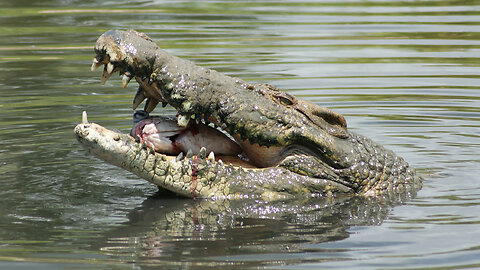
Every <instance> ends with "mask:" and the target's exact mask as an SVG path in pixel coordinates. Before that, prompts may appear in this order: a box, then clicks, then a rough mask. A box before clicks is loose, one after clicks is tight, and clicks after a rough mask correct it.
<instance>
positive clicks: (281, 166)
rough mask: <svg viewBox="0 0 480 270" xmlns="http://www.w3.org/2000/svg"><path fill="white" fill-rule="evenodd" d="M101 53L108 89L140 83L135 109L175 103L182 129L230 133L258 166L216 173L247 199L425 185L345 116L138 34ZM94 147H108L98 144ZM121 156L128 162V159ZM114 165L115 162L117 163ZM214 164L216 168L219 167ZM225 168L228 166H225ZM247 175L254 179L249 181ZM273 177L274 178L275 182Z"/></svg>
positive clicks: (108, 36)
mask: <svg viewBox="0 0 480 270" xmlns="http://www.w3.org/2000/svg"><path fill="white" fill-rule="evenodd" d="M95 53H96V56H95V58H94V60H93V64H92V70H94V69H96V68H98V67H100V66H102V65H104V70H103V74H102V79H101V81H102V83H105V81H106V80H107V79H108V78H109V77H110V76H111V75H112V74H113V73H114V72H116V71H118V72H119V73H120V75H121V76H122V86H123V87H125V86H126V85H127V84H128V82H129V81H130V80H131V79H132V78H135V80H136V81H137V82H138V84H139V89H138V91H137V94H136V95H135V98H134V100H133V108H134V109H135V108H136V107H137V106H138V105H139V104H140V103H141V102H142V101H143V100H145V99H146V103H145V110H146V111H148V112H151V111H152V110H153V109H154V108H155V107H156V105H157V104H158V103H160V102H161V103H162V104H163V105H166V104H170V105H171V106H173V107H174V108H175V109H176V110H177V112H178V116H177V121H178V125H180V126H187V125H188V123H189V121H196V122H197V123H203V124H205V125H209V124H213V125H214V126H215V127H218V128H220V129H221V130H222V131H223V132H226V133H228V134H230V136H231V137H232V138H234V140H235V141H236V142H237V143H238V144H239V145H240V146H241V148H242V150H243V152H244V155H245V157H246V159H247V160H248V161H249V162H250V164H253V166H247V167H245V166H243V164H240V163H236V161H235V160H236V159H235V158H228V160H230V162H229V168H231V170H230V171H229V172H225V174H222V172H220V170H218V171H215V172H213V173H212V172H210V173H212V174H214V175H215V176H216V177H214V178H215V179H217V180H218V179H224V180H222V182H225V181H227V182H228V181H231V183H235V185H236V186H237V187H238V185H240V186H242V185H243V184H241V182H242V181H245V182H246V183H245V184H244V185H243V187H242V188H241V189H240V190H242V191H241V193H242V192H243V193H247V194H248V193H250V194H253V193H257V192H258V190H250V189H249V188H245V187H246V186H248V187H251V189H255V188H257V189H259V190H263V189H265V190H268V192H269V194H277V193H286V194H290V193H295V192H299V193H308V194H322V193H326V192H331V191H338V192H340V191H341V192H347V193H352V194H367V195H377V194H386V193H392V192H393V193H405V194H408V193H410V192H412V191H415V190H417V189H418V188H419V187H420V186H421V178H420V177H418V176H416V175H415V171H414V169H411V168H409V166H408V164H407V163H406V162H405V161H403V159H402V158H399V157H397V156H396V155H395V154H394V153H393V152H392V151H390V150H386V149H385V148H383V147H382V146H381V145H379V144H377V143H374V142H372V141H371V140H369V139H367V138H365V137H363V136H360V135H357V134H354V133H352V132H350V131H349V130H348V129H347V124H346V121H345V119H344V117H343V116H341V115H340V114H338V113H335V112H333V111H331V110H329V109H327V108H324V107H321V106H318V105H316V104H313V103H311V102H308V101H305V100H301V99H297V98H295V97H294V96H292V95H290V94H288V93H286V92H282V91H280V90H278V89H276V88H275V87H273V86H271V85H268V84H249V83H246V82H244V81H243V80H241V79H238V78H232V77H229V76H226V75H224V74H221V73H219V72H216V71H214V70H210V69H207V68H203V67H200V66H197V65H195V64H194V63H192V62H190V61H187V60H184V59H180V58H177V57H175V56H172V55H169V54H168V53H167V52H165V51H163V50H161V49H160V48H159V47H158V46H157V45H156V44H155V43H154V42H153V41H152V40H151V39H150V38H148V37H147V36H146V35H145V34H143V33H139V32H136V31H134V30H129V31H115V30H110V31H108V32H106V33H104V34H103V35H102V36H100V38H99V39H98V40H97V43H96V46H95ZM78 134H79V133H77V136H79V135H78ZM99 136H103V137H105V135H99ZM115 136H116V135H115ZM117 137H118V136H117ZM97 141H99V140H97ZM89 145H90V146H88V148H90V149H92V148H93V146H91V145H92V144H89ZM95 147H97V148H99V149H100V150H102V151H103V150H105V148H106V147H105V146H102V145H101V144H98V143H97V145H96V146H95ZM132 147H133V146H132ZM137 148H138V147H137ZM127 152H128V151H127ZM157 154H158V153H157ZM116 155H117V157H116V158H119V159H122V158H124V157H125V155H126V154H120V155H119V154H118V153H117V154H116ZM104 159H105V158H104ZM186 159H187V160H188V159H191V160H190V161H189V162H190V163H189V164H192V163H191V162H192V160H195V162H198V159H197V156H193V157H186ZM108 161H109V162H111V163H114V164H117V163H115V162H112V160H111V158H109V159H108ZM177 161H178V160H177ZM215 162H216V161H214V163H215ZM187 163H188V162H187ZM195 164H196V163H195ZM117 165H118V164H117ZM182 166H186V167H188V166H190V165H188V164H187V165H182ZM192 166H197V165H192ZM208 166H213V167H215V168H218V163H215V164H209V165H208ZM222 166H224V167H227V165H226V164H223V162H222ZM123 167H124V168H126V167H125V166H123ZM126 169H127V170H130V171H132V169H129V168H126ZM239 171H242V172H243V173H245V175H247V176H241V175H243V173H239ZM248 175H254V176H255V177H251V178H250V179H249V178H248ZM268 175H270V176H272V175H273V176H274V178H275V179H276V180H273V178H272V180H271V181H269V180H268V179H270V177H269V176H268ZM259 176H261V177H259ZM217 177H218V178H217ZM242 177H245V178H242ZM144 178H145V177H144ZM253 178H255V179H256V180H253ZM225 179H227V180H225ZM228 179H231V180H228ZM147 180H148V179H147ZM208 181H213V180H208ZM249 181H251V183H247V182H249ZM255 181H257V182H255ZM231 183H230V184H231ZM252 183H253V184H252ZM274 183H275V184H274ZM293 183H294V184H293ZM210 184H211V183H210ZM230 184H229V185H230ZM289 185H294V186H295V187H294V188H289V187H288V186H289ZM161 186H163V187H166V188H167V189H168V188H169V187H168V185H161ZM260 187H261V188H260ZM219 189H220V190H221V189H222V188H221V187H219ZM229 190H231V188H230V189H229ZM217 193H218V192H217ZM260 193H264V192H263V191H262V192H260ZM222 194H225V192H223V193H222ZM235 194H237V193H235ZM184 195H187V196H188V195H189V194H184Z"/></svg>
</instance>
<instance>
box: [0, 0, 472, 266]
mask: <svg viewBox="0 0 480 270" xmlns="http://www.w3.org/2000/svg"><path fill="white" fill-rule="evenodd" d="M129 2H130V1H98V0H89V1H73V0H64V1H61V0H57V1H55V0H44V1H19V0H17V1H10V0H8V1H3V2H2V3H1V4H0V29H1V30H2V31H0V119H1V121H0V174H1V176H0V184H1V186H2V188H1V189H0V197H1V205H2V207H0V268H2V269H3V268H5V269H32V268H35V269H72V268H73V269H78V268H80V269H112V268H114V269H127V268H128V269H131V268H134V269H150V268H156V267H158V266H162V267H164V268H171V269H176V268H185V267H192V268H196V267H199V268H201V267H208V266H216V267H228V268H243V267H250V268H263V267H273V268H287V269H288V268H292V269H302V268H304V269H309V268H310V269H316V268H327V267H328V268H341V269H345V268H354V267H360V268H382V269H388V268H395V269H398V268H428V267H445V268H449V269H450V268H452V269H454V268H475V267H480V259H479V258H480V251H479V250H480V245H479V242H478V239H480V227H479V223H480V210H479V209H480V208H479V205H480V178H479V175H480V169H479V168H480V166H479V163H480V158H479V154H480V151H479V149H480V148H479V147H480V140H479V139H480V122H479V121H480V91H479V90H480V87H479V85H480V75H479V74H480V72H479V71H480V69H479V66H480V64H479V63H480V61H479V59H480V27H479V26H480V2H479V1H453V0H452V1H436V0H432V1H355V0H352V1H328V0H325V1H293V0H292V1H281V2H277V1H253V2H250V1H139V2H137V3H135V4H132V3H129ZM129 28H134V29H137V30H139V31H143V32H145V33H147V34H148V35H149V36H150V37H152V38H153V39H154V40H155V41H156V42H157V43H158V44H159V45H160V46H161V47H162V48H164V49H166V50H167V51H169V52H170V53H172V54H174V55H177V56H180V57H184V58H188V59H191V60H193V61H195V62H196V63H198V64H200V65H203V66H206V67H210V68H214V69H216V70H219V71H221V72H224V73H226V74H228V75H232V76H236V77H240V78H242V79H245V80H248V81H252V82H265V83H266V82H268V83H271V84H274V85H276V86H278V87H279V88H281V89H284V90H286V91H288V92H289V93H292V94H294V95H296V96H299V97H301V98H304V99H307V100H310V101H313V102H315V103H318V104H320V105H323V106H327V107H329V108H332V109H334V110H336V111H338V112H340V113H342V114H343V115H344V116H345V117H346V119H347V122H348V125H349V128H350V129H351V130H354V131H355V132H358V133H361V134H363V135H365V136H367V137H370V138H372V139H374V140H376V141H378V142H380V143H382V144H384V145H385V146H387V147H388V148H391V149H393V150H394V151H395V152H396V153H397V154H399V155H400V156H402V157H404V158H405V159H406V160H408V161H409V162H410V163H411V165H412V166H414V167H416V168H417V169H418V171H419V173H421V174H422V175H423V176H424V177H425V185H424V188H423V189H422V190H421V191H420V192H419V194H418V196H417V198H415V199H414V200H412V201H409V202H406V203H404V204H402V205H396V206H394V205H390V204H388V203H385V202H382V201H381V200H375V199H359V198H353V199H342V198H339V199H337V200H335V201H331V200H324V199H315V200H307V201H292V202H267V203H265V202H255V201H246V202H241V203H239V202H231V203H228V204H225V203H222V204H219V203H215V202H211V201H202V200H200V201H192V200H187V199H180V198H171V197H169V196H167V195H165V194H156V188H155V187H153V186H151V185H150V184H149V183H146V182H145V181H143V180H140V179H138V178H137V177H135V176H133V175H131V174H129V173H126V172H125V171H123V170H121V169H118V168H116V167H113V166H110V165H108V164H105V163H103V162H100V161H98V160H96V159H95V158H93V157H89V156H88V155H87V154H86V152H85V151H83V150H82V149H81V147H80V146H79V144H78V143H77V142H76V141H75V139H74V136H73V127H74V126H75V124H76V123H78V122H79V121H80V117H81V112H82V111H83V110H87V111H88V112H89V118H90V119H91V120H92V121H95V122H98V123H101V124H103V125H105V126H107V127H110V128H115V129H119V130H123V131H127V130H128V129H129V128H130V126H131V125H130V122H131V120H130V119H131V113H132V111H131V109H130V106H131V102H132V98H133V95H134V93H135V91H136V89H135V86H134V84H131V85H130V86H129V87H128V88H127V89H122V88H121V87H120V79H117V78H111V79H110V81H109V82H107V84H106V85H105V86H103V87H102V86H100V79H99V77H100V72H95V73H93V72H90V64H91V61H92V58H93V56H94V54H93V50H92V48H93V44H94V42H95V40H96V39H97V37H98V36H99V35H100V34H102V33H103V32H104V31H106V30H109V29H129ZM157 113H159V114H171V113H173V110H172V109H168V108H167V109H164V110H159V109H157Z"/></svg>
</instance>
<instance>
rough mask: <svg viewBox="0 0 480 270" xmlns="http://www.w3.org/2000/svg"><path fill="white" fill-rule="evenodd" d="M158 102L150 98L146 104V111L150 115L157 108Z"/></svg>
mask: <svg viewBox="0 0 480 270" xmlns="http://www.w3.org/2000/svg"><path fill="white" fill-rule="evenodd" d="M157 104H158V100H156V99H153V98H148V99H147V102H146V103H145V108H144V110H145V111H147V112H148V113H151V112H152V111H153V109H155V107H157Z"/></svg>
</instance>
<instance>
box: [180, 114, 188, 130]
mask: <svg viewBox="0 0 480 270" xmlns="http://www.w3.org/2000/svg"><path fill="white" fill-rule="evenodd" d="M189 122H190V117H187V116H185V115H181V114H180V115H179V116H178V117H177V124H178V125H179V126H181V127H186V126H188V123H189Z"/></svg>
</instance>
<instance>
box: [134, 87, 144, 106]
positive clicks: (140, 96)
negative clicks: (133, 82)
mask: <svg viewBox="0 0 480 270" xmlns="http://www.w3.org/2000/svg"><path fill="white" fill-rule="evenodd" d="M145 98H146V97H145V92H144V91H143V88H141V87H139V88H138V91H137V93H136V94H135V97H134V98H133V106H132V108H133V109H134V110H136V109H137V107H138V105H140V103H142V101H143V100H145Z"/></svg>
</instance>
